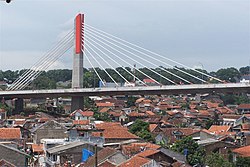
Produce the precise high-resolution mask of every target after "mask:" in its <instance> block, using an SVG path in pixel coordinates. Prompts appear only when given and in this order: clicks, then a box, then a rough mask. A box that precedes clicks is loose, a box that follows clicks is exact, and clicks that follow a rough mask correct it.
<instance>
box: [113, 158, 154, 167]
mask: <svg viewBox="0 0 250 167" xmlns="http://www.w3.org/2000/svg"><path fill="white" fill-rule="evenodd" d="M149 162H150V159H147V158H144V157H140V156H134V157H132V158H130V159H128V160H127V161H125V162H123V163H122V164H121V165H119V166H118V167H140V166H143V165H145V164H147V163H149Z"/></svg>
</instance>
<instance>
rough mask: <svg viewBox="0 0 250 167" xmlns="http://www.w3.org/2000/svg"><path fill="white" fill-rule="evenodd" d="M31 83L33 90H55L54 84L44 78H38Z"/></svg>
mask: <svg viewBox="0 0 250 167" xmlns="http://www.w3.org/2000/svg"><path fill="white" fill-rule="evenodd" d="M33 82H34V83H33V84H32V85H33V86H34V88H33V89H55V88H56V82H55V81H53V80H50V79H49V78H48V77H46V76H39V77H38V78H37V79H35V80H34V81H33ZM33 86H32V87H33Z"/></svg>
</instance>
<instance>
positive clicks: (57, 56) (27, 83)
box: [18, 39, 74, 89]
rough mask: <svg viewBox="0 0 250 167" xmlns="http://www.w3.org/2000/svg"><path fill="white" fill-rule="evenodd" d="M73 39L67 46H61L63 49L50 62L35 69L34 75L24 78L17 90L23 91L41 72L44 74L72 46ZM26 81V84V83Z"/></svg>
mask: <svg viewBox="0 0 250 167" xmlns="http://www.w3.org/2000/svg"><path fill="white" fill-rule="evenodd" d="M73 41H74V39H71V40H70V41H68V43H67V45H65V46H63V48H60V50H59V51H57V52H56V53H54V54H56V56H53V57H52V58H53V59H52V60H49V61H46V62H45V64H43V66H42V67H40V68H39V69H37V71H36V72H35V73H33V74H32V75H30V76H29V78H26V80H25V82H26V83H24V85H21V86H20V85H19V87H18V89H24V88H25V87H26V86H28V85H29V84H30V82H32V81H33V80H35V79H36V78H37V77H38V76H39V75H40V74H41V73H42V72H44V71H45V70H46V69H47V68H48V67H50V66H51V65H52V64H53V63H54V62H55V61H56V60H57V59H58V58H59V57H61V56H62V55H63V54H64V53H65V52H67V51H68V50H69V49H70V48H72V46H73ZM27 81H28V82H27Z"/></svg>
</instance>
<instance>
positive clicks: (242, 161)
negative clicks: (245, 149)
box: [236, 157, 250, 167]
mask: <svg viewBox="0 0 250 167" xmlns="http://www.w3.org/2000/svg"><path fill="white" fill-rule="evenodd" d="M236 166H237V167H249V166H250V157H237V160H236Z"/></svg>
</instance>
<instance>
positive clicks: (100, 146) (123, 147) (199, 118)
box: [0, 94, 250, 167]
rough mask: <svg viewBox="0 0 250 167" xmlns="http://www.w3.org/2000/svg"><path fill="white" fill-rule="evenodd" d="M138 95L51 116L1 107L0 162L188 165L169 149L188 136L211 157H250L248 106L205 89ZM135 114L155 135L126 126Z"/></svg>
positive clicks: (86, 165) (115, 166)
mask: <svg viewBox="0 0 250 167" xmlns="http://www.w3.org/2000/svg"><path fill="white" fill-rule="evenodd" d="M135 99H136V100H135V101H133V102H132V104H133V105H130V106H128V98H127V97H123V98H120V97H119V98H118V97H101V98H98V99H96V100H94V102H93V103H94V105H93V106H92V107H90V108H86V109H85V110H81V109H78V110H75V111H73V112H71V113H70V114H63V115H58V114H57V115H56V117H55V116H53V115H51V114H50V113H51V112H48V113H45V112H36V113H35V114H33V115H28V116H23V115H15V116H8V114H7V111H6V110H4V109H0V165H2V166H11V167H12V166H50V167H55V166H64V167H70V166H79V167H92V166H99V167H137V166H138V167H140V166H148V167H181V166H182V167H183V166H186V167H188V166H190V165H189V164H188V162H187V158H186V155H184V154H183V153H177V152H174V151H172V150H170V149H167V147H166V146H171V145H172V144H174V143H175V142H176V141H178V140H181V139H182V138H184V137H186V136H191V137H192V139H193V140H195V141H196V142H197V143H198V144H199V145H200V146H201V147H203V148H204V149H205V151H206V154H208V155H209V154H211V153H214V152H218V153H220V154H221V155H223V156H224V157H228V156H229V154H232V155H233V161H236V160H237V157H250V154H249V152H250V104H240V105H228V106H224V105H223V101H222V100H221V99H220V97H219V96H215V95H209V94H206V95H195V96H191V95H185V96H184V95H183V96H180V95H178V96H144V97H141V96H140V97H139V96H138V97H136V98H135ZM137 119H140V120H142V121H144V122H147V124H148V129H147V130H148V132H149V133H150V134H151V135H152V136H153V140H152V141H150V142H149V141H146V140H144V139H142V138H140V137H139V136H137V135H135V134H133V133H131V132H130V131H129V129H130V128H131V126H133V124H134V123H135V122H136V120H137ZM13 157H15V158H13Z"/></svg>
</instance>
